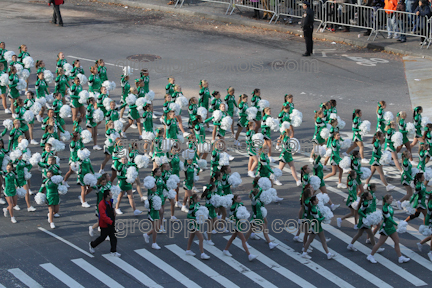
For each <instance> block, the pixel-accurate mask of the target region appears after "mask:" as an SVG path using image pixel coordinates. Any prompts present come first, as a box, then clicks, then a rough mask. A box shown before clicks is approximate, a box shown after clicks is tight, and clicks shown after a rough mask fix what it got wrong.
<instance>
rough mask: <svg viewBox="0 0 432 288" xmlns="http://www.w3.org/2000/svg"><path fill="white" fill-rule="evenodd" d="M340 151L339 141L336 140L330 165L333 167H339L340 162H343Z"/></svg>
mask: <svg viewBox="0 0 432 288" xmlns="http://www.w3.org/2000/svg"><path fill="white" fill-rule="evenodd" d="M339 150H340V143H339V140H337V139H334V140H333V142H332V144H331V155H330V164H331V165H332V166H339V162H340V161H341V157H340V155H339Z"/></svg>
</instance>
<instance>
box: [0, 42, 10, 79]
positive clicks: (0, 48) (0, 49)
mask: <svg viewBox="0 0 432 288" xmlns="http://www.w3.org/2000/svg"><path fill="white" fill-rule="evenodd" d="M7 51H8V50H6V44H5V42H0V64H3V71H4V72H6V71H7V68H8V67H7V61H6V59H5V58H4V54H5V53H6V52H7Z"/></svg>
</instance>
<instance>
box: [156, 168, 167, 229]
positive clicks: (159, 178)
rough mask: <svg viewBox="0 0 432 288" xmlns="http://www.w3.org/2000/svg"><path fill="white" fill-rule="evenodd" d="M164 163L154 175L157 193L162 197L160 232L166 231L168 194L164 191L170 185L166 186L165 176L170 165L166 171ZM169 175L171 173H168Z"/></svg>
mask: <svg viewBox="0 0 432 288" xmlns="http://www.w3.org/2000/svg"><path fill="white" fill-rule="evenodd" d="M164 165H165V163H164V164H162V165H161V167H160V169H159V170H158V171H157V172H156V173H155V174H154V175H153V177H154V178H155V180H156V182H155V183H156V187H157V190H156V195H158V196H159V197H160V199H161V200H162V203H161V208H160V209H159V219H162V223H160V225H159V228H158V233H161V232H162V233H165V232H166V230H165V228H164V226H163V219H164V213H165V207H164V205H165V200H166V198H167V197H166V195H165V194H164V191H168V187H167V186H166V180H165V177H164V173H166V171H168V170H169V167H168V168H167V170H166V171H165V170H163V168H164V167H163V166H164ZM168 172H169V171H168ZM168 177H169V175H168Z"/></svg>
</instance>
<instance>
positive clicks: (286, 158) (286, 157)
mask: <svg viewBox="0 0 432 288" xmlns="http://www.w3.org/2000/svg"><path fill="white" fill-rule="evenodd" d="M279 161H281V162H283V163H289V162H291V161H293V158H292V154H291V153H290V152H288V151H285V152H282V153H281V154H280V156H279Z"/></svg>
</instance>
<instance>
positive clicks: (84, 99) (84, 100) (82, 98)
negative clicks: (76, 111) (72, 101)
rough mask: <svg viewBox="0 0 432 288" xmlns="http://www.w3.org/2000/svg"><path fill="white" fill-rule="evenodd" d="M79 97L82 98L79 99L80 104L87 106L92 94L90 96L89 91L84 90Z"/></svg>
mask: <svg viewBox="0 0 432 288" xmlns="http://www.w3.org/2000/svg"><path fill="white" fill-rule="evenodd" d="M78 96H79V97H80V98H79V99H78V102H79V103H81V104H87V100H88V99H89V97H90V94H89V92H88V91H87V90H82V91H81V92H80V93H79V94H78Z"/></svg>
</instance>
